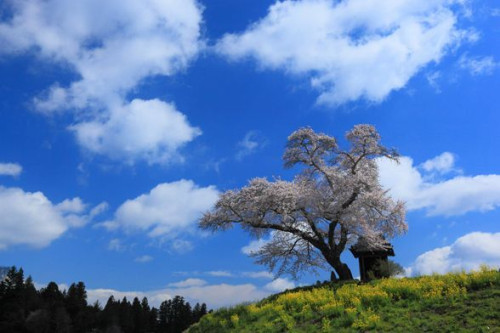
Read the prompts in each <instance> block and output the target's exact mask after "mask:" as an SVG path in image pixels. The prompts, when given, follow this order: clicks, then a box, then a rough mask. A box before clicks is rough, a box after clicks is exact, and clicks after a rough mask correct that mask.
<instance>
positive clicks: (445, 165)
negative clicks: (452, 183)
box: [422, 152, 455, 173]
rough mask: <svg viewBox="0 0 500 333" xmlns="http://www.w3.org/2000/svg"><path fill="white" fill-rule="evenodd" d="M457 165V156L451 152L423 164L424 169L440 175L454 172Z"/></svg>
mask: <svg viewBox="0 0 500 333" xmlns="http://www.w3.org/2000/svg"><path fill="white" fill-rule="evenodd" d="M454 165H455V155H453V154H452V153H449V152H444V153H442V154H441V155H439V156H436V157H434V158H432V159H430V160H427V161H425V162H424V163H422V168H423V169H424V170H425V171H427V172H432V171H437V172H439V173H447V172H449V171H452V170H453V167H454Z"/></svg>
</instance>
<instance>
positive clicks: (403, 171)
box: [377, 155, 500, 216]
mask: <svg viewBox="0 0 500 333" xmlns="http://www.w3.org/2000/svg"><path fill="white" fill-rule="evenodd" d="M441 156H442V155H441ZM435 162H436V159H432V160H429V161H427V162H424V163H423V164H422V165H423V166H425V165H428V166H429V165H431V166H433V167H432V168H431V169H433V170H436V166H435V165H437V164H436V163H435ZM377 164H378V166H379V177H380V182H381V184H382V185H383V186H384V187H385V188H386V189H388V190H389V193H390V194H391V195H392V196H393V197H394V198H396V199H399V200H403V201H405V202H406V207H407V208H408V209H409V210H417V209H425V210H426V211H427V213H428V214H429V215H445V216H451V215H461V214H465V213H468V212H472V211H480V212H483V211H489V210H493V209H495V208H496V207H498V206H500V175H496V174H491V175H477V176H456V177H453V178H449V179H443V180H439V179H438V180H436V179H433V178H432V177H428V175H427V174H425V173H424V174H423V173H421V172H420V170H419V169H418V168H417V167H415V166H414V165H413V160H412V159H411V158H410V157H402V158H401V159H400V163H399V164H396V163H395V162H393V161H391V160H388V159H385V158H384V159H379V160H378V161H377ZM441 166H442V165H441ZM442 170H446V168H444V169H442ZM424 171H425V170H424Z"/></svg>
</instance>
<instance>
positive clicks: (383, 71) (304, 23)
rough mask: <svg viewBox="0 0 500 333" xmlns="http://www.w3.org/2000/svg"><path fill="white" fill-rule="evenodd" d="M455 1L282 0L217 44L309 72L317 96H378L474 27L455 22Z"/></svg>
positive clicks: (231, 54)
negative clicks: (465, 27) (458, 26)
mask: <svg viewBox="0 0 500 333" xmlns="http://www.w3.org/2000/svg"><path fill="white" fill-rule="evenodd" d="M457 3H461V2H460V1H448V0H436V1H419V0H405V1H376V0H368V1H367V0H344V1H340V2H339V1H332V0H297V1H292V0H285V1H277V2H276V3H274V4H273V5H271V6H270V7H269V10H268V13H267V16H266V17H264V18H262V19H261V20H259V21H257V22H254V23H253V24H251V25H250V26H249V27H248V28H247V30H245V31H244V32H242V33H235V34H227V35H225V36H224V37H223V38H222V39H221V40H220V41H219V42H218V43H217V45H216V49H217V51H218V52H219V53H220V54H222V55H224V56H226V57H228V58H229V59H231V60H241V59H244V58H253V59H255V60H256V61H257V62H258V64H259V65H261V66H262V67H264V68H270V69H281V70H283V71H285V72H287V73H290V74H296V75H301V76H306V77H309V78H310V81H311V86H312V87H314V88H315V89H317V90H318V91H319V93H320V96H319V98H318V102H319V103H323V104H333V105H335V104H340V103H344V102H348V101H353V100H357V99H359V98H364V99H366V100H369V101H375V102H379V101H381V100H383V99H384V98H385V97H386V96H387V95H388V94H389V93H390V92H391V91H393V90H397V89H400V88H402V87H404V86H405V85H406V84H407V82H408V81H409V80H410V78H412V77H413V76H414V75H415V74H416V73H417V72H419V70H421V69H422V68H423V67H425V66H426V65H428V64H429V63H432V62H434V63H437V62H439V61H440V59H441V58H442V57H443V56H444V55H445V54H446V53H447V52H448V51H449V49H451V48H453V47H456V46H458V45H460V43H461V42H462V40H463V39H466V38H468V36H469V35H471V34H472V33H471V32H468V31H465V30H460V29H459V28H457V21H458V20H459V18H460V14H459V12H460V11H459V10H455V7H456V6H457Z"/></svg>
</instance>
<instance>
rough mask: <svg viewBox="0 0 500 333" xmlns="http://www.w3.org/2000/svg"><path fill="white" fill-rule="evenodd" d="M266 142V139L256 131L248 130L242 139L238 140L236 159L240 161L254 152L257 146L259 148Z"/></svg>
mask: <svg viewBox="0 0 500 333" xmlns="http://www.w3.org/2000/svg"><path fill="white" fill-rule="evenodd" d="M265 144H266V140H265V139H264V138H262V136H261V135H260V134H259V133H258V132H257V131H249V132H247V133H246V134H245V136H244V137H243V139H242V140H241V141H239V142H238V144H237V146H238V152H237V153H236V159H237V160H238V161H241V160H242V159H243V158H245V157H247V156H248V155H252V154H254V153H255V152H256V151H257V150H258V149H259V147H260V148H261V147H262V146H264V145H265Z"/></svg>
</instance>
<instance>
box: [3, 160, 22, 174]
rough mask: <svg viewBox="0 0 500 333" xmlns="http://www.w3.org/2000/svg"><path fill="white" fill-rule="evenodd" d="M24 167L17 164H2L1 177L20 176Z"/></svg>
mask: <svg viewBox="0 0 500 333" xmlns="http://www.w3.org/2000/svg"><path fill="white" fill-rule="evenodd" d="M22 171H23V167H22V166H20V165H19V164H17V163H0V176H12V177H15V176H19V175H20V174H21V172H22Z"/></svg>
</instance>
